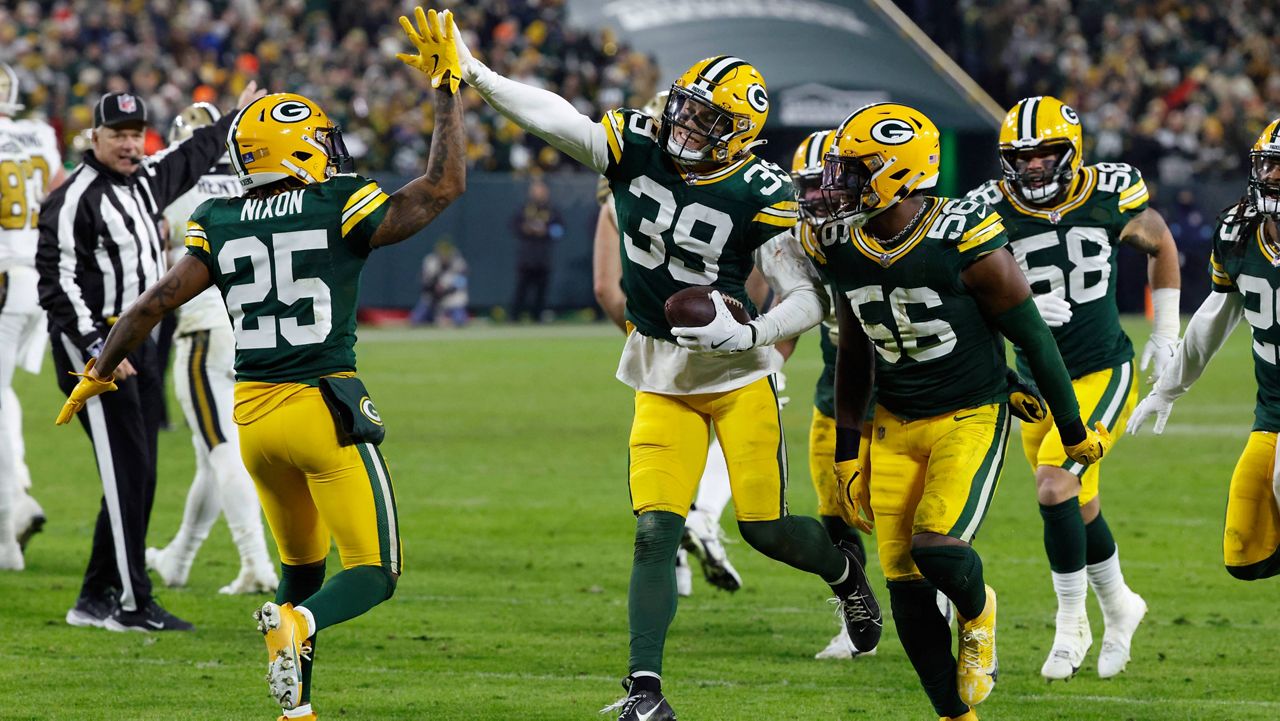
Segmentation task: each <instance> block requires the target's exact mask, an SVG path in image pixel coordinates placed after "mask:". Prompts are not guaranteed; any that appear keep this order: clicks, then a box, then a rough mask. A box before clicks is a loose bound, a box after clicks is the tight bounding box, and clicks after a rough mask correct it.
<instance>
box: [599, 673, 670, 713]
mask: <svg viewBox="0 0 1280 721" xmlns="http://www.w3.org/2000/svg"><path fill="white" fill-rule="evenodd" d="M622 687H623V688H625V689H627V697H626V698H624V699H622V700H620V701H618V702H617V703H615V704H613V705H611V706H605V707H604V708H602V709H600V713H608V712H610V711H617V712H618V721H676V712H675V711H673V710H672V709H671V705H670V704H668V703H667V699H666V698H665V697H664V696H663V695H662V692H660V691H641V690H638V689H636V690H632V689H633V686H632V683H631V677H630V676H628V677H627V678H625V679H623V680H622Z"/></svg>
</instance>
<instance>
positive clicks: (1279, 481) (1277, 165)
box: [1128, 119, 1280, 581]
mask: <svg viewBox="0 0 1280 721" xmlns="http://www.w3.org/2000/svg"><path fill="white" fill-rule="evenodd" d="M1249 165H1250V167H1249V187H1248V192H1247V193H1246V195H1245V197H1244V198H1243V199H1241V200H1240V202H1238V203H1237V204H1236V205H1235V206H1233V207H1232V208H1230V209H1229V210H1228V211H1227V212H1226V213H1225V214H1224V215H1223V216H1222V218H1221V219H1220V220H1219V221H1218V225H1217V228H1216V229H1215V230H1214V234H1213V250H1212V252H1211V255H1210V257H1209V278H1210V281H1211V282H1210V284H1209V285H1210V288H1212V290H1213V291H1214V292H1212V293H1210V294H1209V297H1208V298H1206V299H1205V301H1204V303H1203V304H1202V305H1201V306H1200V309H1199V310H1197V311H1196V314H1195V315H1194V316H1193V317H1192V318H1191V322H1190V323H1188V324H1187V333H1186V336H1184V337H1183V339H1182V345H1181V348H1180V350H1179V351H1178V353H1177V355H1176V356H1175V358H1174V360H1173V363H1172V364H1170V366H1169V367H1168V368H1167V369H1166V370H1165V372H1164V374H1162V375H1161V376H1160V378H1159V379H1158V380H1157V381H1156V384H1155V387H1154V388H1152V389H1151V392H1150V393H1149V394H1148V395H1147V397H1146V398H1143V399H1142V402H1141V403H1139V404H1138V407H1137V409H1136V410H1134V412H1133V417H1132V418H1130V419H1129V428H1128V430H1129V432H1130V433H1136V432H1138V430H1139V429H1140V428H1142V425H1143V423H1145V422H1146V420H1147V419H1148V418H1150V417H1152V416H1155V425H1154V427H1153V430H1154V431H1155V432H1156V433H1163V432H1164V426H1165V423H1166V422H1167V421H1168V419H1169V413H1170V412H1171V411H1172V410H1173V403H1174V401H1176V400H1178V399H1179V398H1181V397H1182V395H1183V394H1184V393H1186V392H1187V391H1188V390H1190V388H1191V385H1192V384H1193V383H1195V382H1196V380H1197V379H1198V378H1199V377H1200V374H1201V373H1203V372H1204V369H1205V366H1207V365H1208V364H1209V360H1210V359H1212V358H1213V356H1214V354H1215V353H1217V352H1218V349H1219V348H1221V347H1222V344H1223V343H1224V342H1226V340H1227V338H1228V337H1229V336H1230V335H1231V331H1232V330H1234V329H1235V327H1236V325H1237V324H1239V322H1240V319H1241V317H1243V318H1244V319H1245V321H1247V322H1248V323H1249V326H1250V332H1251V333H1252V334H1253V370H1254V378H1255V379H1256V380H1257V384H1258V394H1257V404H1256V405H1255V407H1254V413H1253V432H1252V433H1250V434H1249V440H1248V442H1247V443H1246V444H1245V447H1244V452H1243V453H1242V454H1241V455H1240V460H1239V462H1237V463H1236V467H1235V471H1234V472H1233V473H1232V474H1231V487H1230V490H1229V491H1228V492H1227V521H1226V529H1225V531H1224V532H1223V536H1222V557H1223V562H1224V563H1225V564H1226V567H1227V573H1230V574H1231V575H1232V576H1234V577H1235V578H1238V579H1240V580H1242V581H1253V580H1257V579H1259V578H1271V577H1273V576H1275V575H1277V574H1280V472H1277V464H1276V433H1277V432H1278V431H1280V374H1278V373H1277V372H1276V363H1277V356H1276V347H1277V344H1280V326H1278V325H1277V315H1276V313H1277V311H1278V310H1280V306H1278V305H1277V304H1276V302H1275V298H1276V297H1277V296H1278V295H1280V292H1278V291H1277V289H1280V269H1278V268H1280V119H1277V120H1274V121H1272V122H1271V124H1270V125H1268V126H1267V127H1266V128H1265V129H1264V130H1263V131H1262V134H1261V135H1259V136H1258V140H1257V142H1255V143H1254V144H1253V147H1252V148H1251V149H1250V151H1249Z"/></svg>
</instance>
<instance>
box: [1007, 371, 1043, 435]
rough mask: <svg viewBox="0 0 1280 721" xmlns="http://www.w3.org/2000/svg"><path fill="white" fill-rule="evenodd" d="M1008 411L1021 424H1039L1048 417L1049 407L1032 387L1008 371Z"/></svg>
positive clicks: (1016, 373) (1020, 377)
mask: <svg viewBox="0 0 1280 721" xmlns="http://www.w3.org/2000/svg"><path fill="white" fill-rule="evenodd" d="M1008 377H1009V411H1010V412H1012V413H1013V415H1015V416H1017V418H1018V420H1020V421H1022V422H1023V423H1039V422H1041V421H1043V420H1044V419H1045V418H1048V417H1049V406H1048V405H1046V404H1045V402H1044V399H1043V398H1041V397H1040V391H1039V390H1037V389H1036V387H1035V386H1034V385H1032V384H1031V383H1029V382H1027V381H1025V380H1023V379H1022V376H1020V375H1018V372H1017V371H1015V370H1013V369H1012V368H1010V369H1009V372H1008Z"/></svg>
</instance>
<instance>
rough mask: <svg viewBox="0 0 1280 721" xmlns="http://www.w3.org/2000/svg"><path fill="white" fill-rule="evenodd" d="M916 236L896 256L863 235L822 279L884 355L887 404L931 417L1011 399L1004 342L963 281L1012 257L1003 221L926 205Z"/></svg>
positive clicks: (838, 249) (978, 208)
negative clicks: (981, 265)
mask: <svg viewBox="0 0 1280 721" xmlns="http://www.w3.org/2000/svg"><path fill="white" fill-rule="evenodd" d="M925 203H926V206H925V209H924V215H923V217H922V218H921V219H920V222H919V224H918V225H917V226H916V228H915V230H914V231H913V232H912V233H911V234H910V235H909V236H908V237H907V238H906V239H904V240H902V241H900V242H899V243H898V244H896V245H894V246H892V247H885V246H883V245H881V244H880V243H879V242H878V241H877V240H876V239H875V238H874V237H872V236H871V235H869V234H867V233H866V232H865V231H863V230H854V231H853V232H852V233H850V234H849V239H848V240H847V241H846V242H841V243H839V244H836V245H830V246H826V247H825V248H824V249H823V251H824V252H823V256H824V257H825V260H826V262H825V263H818V264H817V266H818V268H819V271H820V272H821V273H823V274H824V275H825V276H826V278H827V280H828V281H829V282H830V284H831V286H832V288H833V290H834V291H835V294H836V296H838V298H834V299H833V302H841V301H840V300H839V298H843V299H844V300H843V302H846V303H848V304H849V306H850V307H851V308H852V309H853V313H854V315H855V316H857V318H858V320H859V321H860V322H861V323H862V327H863V329H864V330H865V331H866V333H867V336H868V337H869V338H870V339H871V342H872V344H873V345H874V346H875V350H876V392H877V394H878V402H879V403H880V404H881V405H883V406H884V407H885V408H887V409H889V410H890V411H892V412H893V414H894V415H896V416H899V417H902V418H909V419H914V418H929V417H932V416H937V415H941V414H944V413H951V412H954V411H957V410H961V409H963V408H972V407H974V406H980V405H986V404H988V403H1000V402H1004V401H1005V400H1006V399H1007V398H1008V384H1007V380H1006V366H1005V358H1004V340H1003V339H1002V338H1001V336H1000V334H999V332H998V331H997V330H996V329H995V328H993V327H992V326H991V325H990V324H989V323H988V321H987V319H986V317H985V316H984V315H983V314H982V311H981V310H980V309H979V307H978V304H977V301H976V300H975V299H974V298H973V296H971V295H970V294H969V291H968V289H967V288H966V287H965V285H964V283H963V281H962V280H961V278H960V274H961V273H962V272H963V271H964V269H965V268H966V267H968V266H969V264H970V263H972V262H974V261H975V260H978V259H979V258H981V257H982V256H984V255H986V254H988V253H991V252H994V251H997V250H999V249H1000V248H1003V247H1004V246H1005V245H1006V243H1007V240H1006V238H1005V233H1004V225H1003V224H1002V222H1001V219H1000V216H999V215H998V214H997V213H996V212H994V211H993V210H991V209H989V208H988V207H987V206H986V205H984V204H982V203H980V202H976V201H969V200H953V199H947V198H934V197H926V198H925Z"/></svg>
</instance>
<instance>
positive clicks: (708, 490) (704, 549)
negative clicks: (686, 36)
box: [591, 91, 768, 596]
mask: <svg viewBox="0 0 1280 721" xmlns="http://www.w3.org/2000/svg"><path fill="white" fill-rule="evenodd" d="M666 101H667V92H666V91H663V92H660V93H658V94H657V95H655V96H654V97H653V99H652V100H650V101H649V102H648V103H646V104H645V106H644V111H645V112H646V113H648V115H649V117H651V118H653V119H654V120H655V121H656V120H660V119H661V117H662V109H663V108H664V107H665V106H666ZM596 200H597V201H598V202H599V203H600V215H599V216H598V217H597V218H596V234H595V239H594V242H593V244H592V256H591V275H592V283H593V285H594V287H595V294H596V302H598V303H599V304H600V307H601V308H602V309H603V310H604V312H605V315H607V316H608V317H609V320H611V321H613V323H614V325H616V326H618V328H619V329H620V330H622V331H623V332H624V333H625V332H626V330H627V316H626V314H627V296H626V294H625V293H624V292H623V290H622V259H621V257H620V253H619V250H618V241H619V237H618V217H617V214H616V212H615V211H614V203H613V192H612V191H611V190H609V180H608V178H605V177H604V176H601V177H600V187H599V189H598V190H597V192H596ZM757 277H758V275H753V276H752V278H757ZM749 280H750V279H749ZM761 284H763V281H761ZM764 290H765V291H766V294H767V291H768V288H767V287H766V288H764ZM751 295H752V297H753V298H756V297H759V296H758V295H757V294H755V293H752V294H751ZM731 496H732V491H731V489H730V487H729V467H728V466H727V465H726V464H725V460H724V451H723V450H722V449H721V448H720V441H719V440H718V439H716V437H715V436H714V435H712V437H711V443H710V444H709V447H708V449H707V466H706V468H705V469H703V471H702V478H701V479H700V480H699V481H698V495H697V498H696V500H695V501H694V504H693V506H692V507H691V508H690V509H689V516H688V518H686V519H685V524H684V535H683V537H682V540H681V541H680V550H678V551H676V592H677V593H678V594H679V595H681V596H691V595H693V571H692V569H690V568H689V553H693V555H694V558H696V559H697V560H698V563H699V565H701V566H702V575H703V577H704V578H706V579H707V583H710V584H711V585H712V586H715V587H716V588H720V589H723V590H725V591H730V592H732V591H737V590H738V589H739V588H742V576H741V575H739V574H738V569H736V568H734V567H733V563H731V562H730V561H729V554H728V553H727V552H726V551H725V548H724V542H723V540H722V539H723V538H724V529H722V528H721V527H720V517H721V516H722V515H723V514H724V508H725V506H726V505H728V503H729V498H730V497H731Z"/></svg>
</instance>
